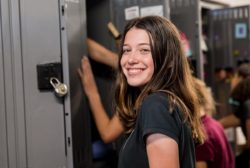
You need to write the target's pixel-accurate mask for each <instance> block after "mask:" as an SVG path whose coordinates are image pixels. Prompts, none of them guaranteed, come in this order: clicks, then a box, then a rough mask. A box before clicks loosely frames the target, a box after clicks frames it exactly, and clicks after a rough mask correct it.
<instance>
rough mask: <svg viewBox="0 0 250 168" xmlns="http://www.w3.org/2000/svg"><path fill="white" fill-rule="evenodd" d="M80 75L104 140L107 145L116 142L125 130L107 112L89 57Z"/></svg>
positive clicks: (117, 120)
mask: <svg viewBox="0 0 250 168" xmlns="http://www.w3.org/2000/svg"><path fill="white" fill-rule="evenodd" d="M78 73H79V76H80V78H81V81H82V85H83V88H84V91H85V94H86V96H87V98H88V100H89V105H90V108H91V111H92V113H93V116H94V119H95V123H96V126H97V129H98V131H99V133H100V136H101V138H102V140H103V141H104V142H105V143H109V142H112V141H114V140H115V139H117V138H118V137H119V136H120V135H121V134H122V133H123V132H124V129H123V126H122V124H121V121H120V120H119V118H118V116H117V115H114V116H113V117H112V118H111V119H110V118H109V116H108V115H107V113H106V112H105V109H104V107H103V104H102V102H101V98H100V95H99V92H98V88H97V86H96V83H95V79H94V75H93V72H92V69H91V65H90V63H89V60H88V59H87V57H83V59H82V61H81V69H78Z"/></svg>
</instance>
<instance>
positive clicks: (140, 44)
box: [123, 43, 150, 46]
mask: <svg viewBox="0 0 250 168" xmlns="http://www.w3.org/2000/svg"><path fill="white" fill-rule="evenodd" d="M142 45H149V46H150V44H149V43H139V44H138V45H137V46H142ZM123 46H130V45H129V44H123Z"/></svg>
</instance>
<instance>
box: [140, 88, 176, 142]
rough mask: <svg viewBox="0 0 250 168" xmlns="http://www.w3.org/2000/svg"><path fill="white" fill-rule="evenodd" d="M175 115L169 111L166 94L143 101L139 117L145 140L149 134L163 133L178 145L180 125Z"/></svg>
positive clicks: (157, 94) (156, 95)
mask: <svg viewBox="0 0 250 168" xmlns="http://www.w3.org/2000/svg"><path fill="white" fill-rule="evenodd" d="M174 112H175V111H173V113H174ZM173 113H170V111H169V106H168V101H167V98H166V96H165V95H164V94H160V93H154V94H152V95H149V96H148V97H147V98H146V99H145V100H144V101H143V103H142V106H141V110H140V113H139V117H138V118H139V126H140V127H141V130H142V136H143V139H145V136H146V135H148V134H152V133H161V134H164V135H166V136H168V137H171V138H173V139H174V140H175V141H176V142H177V143H178V137H179V135H180V124H178V123H177V120H176V119H175V117H174V115H173Z"/></svg>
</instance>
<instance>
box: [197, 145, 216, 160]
mask: <svg viewBox="0 0 250 168" xmlns="http://www.w3.org/2000/svg"><path fill="white" fill-rule="evenodd" d="M195 155H196V160H197V161H213V160H214V149H213V147H212V144H211V143H210V141H207V140H206V141H205V142H204V143H203V144H202V145H198V146H196V148H195Z"/></svg>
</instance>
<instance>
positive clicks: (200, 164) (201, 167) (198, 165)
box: [196, 161, 207, 168]
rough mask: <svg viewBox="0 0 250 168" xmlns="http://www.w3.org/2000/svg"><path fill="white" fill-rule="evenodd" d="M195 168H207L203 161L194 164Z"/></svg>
mask: <svg viewBox="0 0 250 168" xmlns="http://www.w3.org/2000/svg"><path fill="white" fill-rule="evenodd" d="M196 168H207V162H204V161H198V162H196Z"/></svg>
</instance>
